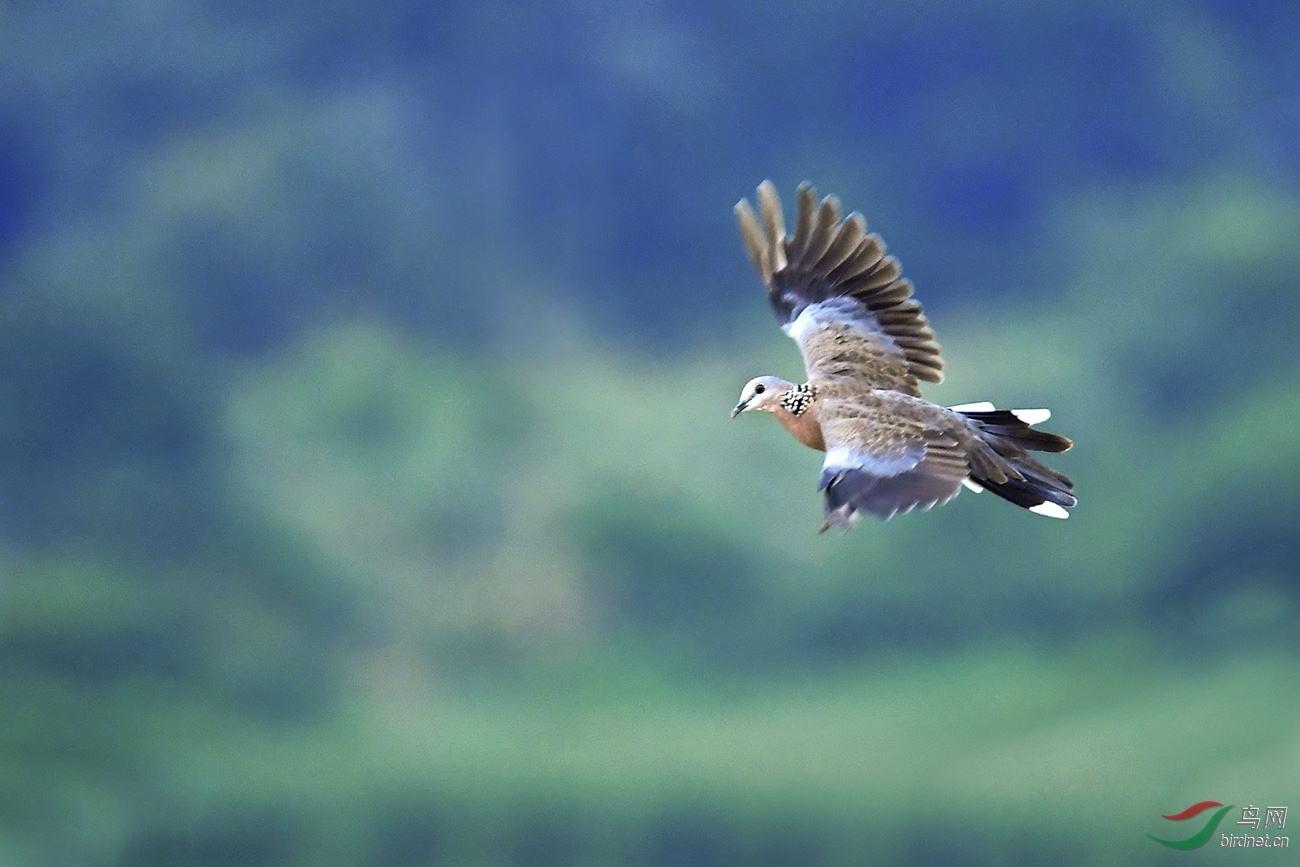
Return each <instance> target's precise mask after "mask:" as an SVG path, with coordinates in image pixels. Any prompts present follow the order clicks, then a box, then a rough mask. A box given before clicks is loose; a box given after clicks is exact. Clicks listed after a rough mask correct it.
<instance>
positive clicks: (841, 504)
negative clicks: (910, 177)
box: [731, 181, 1076, 530]
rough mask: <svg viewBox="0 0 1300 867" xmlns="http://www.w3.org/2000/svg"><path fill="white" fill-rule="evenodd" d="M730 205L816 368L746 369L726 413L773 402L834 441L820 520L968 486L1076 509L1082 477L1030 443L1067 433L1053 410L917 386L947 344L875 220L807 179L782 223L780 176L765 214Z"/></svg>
mask: <svg viewBox="0 0 1300 867" xmlns="http://www.w3.org/2000/svg"><path fill="white" fill-rule="evenodd" d="M736 218H737V219H738V220H739V221H740V234H741V237H742V238H743V239H744V242H745V248H746V250H748V251H749V257H750V259H751V260H753V263H754V267H755V269H757V271H758V274H759V276H760V277H761V278H762V279H763V282H764V283H765V284H766V285H767V296H768V300H769V301H770V302H771V304H772V309H773V310H774V311H775V312H776V316H777V319H778V320H779V321H780V322H781V328H782V330H783V331H785V333H786V334H788V335H789V336H790V337H791V338H793V339H794V341H795V343H797V344H798V346H799V351H800V352H801V353H802V354H803V360H804V367H805V369H806V370H807V374H808V381H807V382H805V383H802V384H794V383H790V382H786V381H785V380H783V379H778V378H777V377H774V376H760V377H757V378H755V379H752V380H750V381H749V382H748V383H747V384H746V385H745V387H744V389H743V390H742V392H741V395H740V402H739V403H737V404H736V408H735V409H734V410H732V413H731V414H732V416H733V417H734V416H736V415H738V414H740V413H742V412H745V411H748V410H761V411H765V412H770V413H773V414H774V415H775V416H776V417H777V419H778V420H779V421H780V422H781V424H782V425H784V426H785V428H786V429H787V430H788V431H789V432H790V433H791V434H793V435H794V437H795V438H796V439H798V440H799V442H801V443H803V444H804V445H806V446H809V447H811V448H814V449H818V450H820V451H824V452H825V453H826V460H825V462H824V463H823V465H822V475H821V490H822V491H824V493H825V499H826V504H825V508H826V522H825V523H824V524H823V525H822V529H823V530H825V529H827V528H828V527H831V526H833V525H838V526H842V527H846V528H847V527H851V526H853V525H854V524H855V523H856V522H857V520H858V515H859V513H860V512H869V513H871V514H873V515H875V516H877V517H879V518H882V519H886V520H887V519H889V518H890V517H892V516H893V515H894V514H896V513H898V512H908V511H911V510H913V509H928V508H930V507H931V506H934V505H936V504H940V503H945V502H947V501H948V500H951V499H952V498H953V497H955V496H956V495H957V493H958V492H959V491H960V490H961V488H962V486H963V485H964V486H965V487H967V488H969V489H971V490H975V491H980V490H988V491H992V492H993V493H995V494H997V495H998V496H1000V497H1002V498H1003V499H1005V500H1008V501H1010V502H1012V503H1015V504H1016V505H1017V506H1021V507H1023V508H1026V509H1029V510H1030V511H1032V512H1036V513H1038V514H1041V515H1048V516H1051V517H1054V518H1065V517H1067V516H1068V513H1067V512H1066V509H1068V508H1071V507H1072V506H1074V505H1075V502H1076V500H1075V498H1074V484H1073V483H1072V482H1071V481H1070V479H1069V478H1067V477H1066V476H1063V475H1061V474H1060V473H1058V472H1056V471H1054V470H1052V469H1049V468H1048V467H1046V466H1044V465H1043V464H1042V463H1040V462H1039V461H1037V460H1035V459H1034V458H1033V457H1032V456H1030V455H1029V451H1031V450H1033V451H1045V452H1063V451H1065V450H1066V449H1068V448H1069V447H1070V445H1071V443H1070V441H1069V440H1068V439H1066V438H1065V437H1063V436H1058V435H1056V434H1051V433H1047V432H1046V431H1041V430H1038V429H1036V428H1035V427H1034V425H1036V424H1038V423H1040V422H1042V421H1045V420H1046V419H1047V418H1048V416H1049V413H1048V412H1047V411H1046V410H997V409H994V408H993V405H992V404H989V403H978V404H965V405H962V406H953V407H944V406H939V405H938V404H934V403H931V402H929V401H927V400H925V399H924V398H922V397H921V388H920V383H921V382H922V381H925V382H941V381H942V380H943V359H942V358H941V357H940V354H939V344H938V342H937V341H936V340H935V337H934V331H933V330H931V328H930V323H929V321H928V320H927V319H926V318H925V314H924V313H923V312H922V311H921V305H920V304H919V303H918V302H917V301H916V300H915V299H914V298H912V284H911V282H910V281H908V280H905V279H903V278H902V276H901V274H902V268H901V267H900V266H899V264H898V260H897V259H895V258H894V257H893V256H888V255H886V254H885V244H884V242H883V241H882V240H881V239H880V236H879V235H877V234H875V233H871V234H868V233H867V227H866V223H865V222H864V221H863V219H862V216H861V215H860V214H858V213H856V212H854V213H852V214H849V215H848V217H846V218H844V219H841V218H840V205H839V201H838V200H836V199H835V197H834V196H827V197H826V198H824V199H822V200H821V201H820V202H818V200H817V193H816V191H815V190H814V189H813V188H812V187H811V186H810V185H809V184H808V183H806V182H805V183H803V184H801V185H800V186H799V215H798V219H797V222H796V224H795V230H794V234H793V235H790V234H787V233H786V229H785V219H784V216H783V215H782V212H781V202H780V199H779V198H778V197H777V194H776V188H775V187H774V186H773V185H772V182H771V181H764V182H763V183H762V184H761V185H760V186H759V188H758V213H757V214H756V213H755V212H754V209H753V207H752V206H751V205H750V203H749V202H748V201H747V200H745V199H741V200H740V202H739V203H738V204H737V205H736Z"/></svg>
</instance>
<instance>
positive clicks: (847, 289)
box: [736, 181, 943, 395]
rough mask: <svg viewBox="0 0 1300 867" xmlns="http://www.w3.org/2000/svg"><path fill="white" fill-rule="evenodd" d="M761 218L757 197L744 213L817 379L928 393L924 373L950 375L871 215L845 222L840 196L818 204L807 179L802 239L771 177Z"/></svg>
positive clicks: (754, 250) (782, 314)
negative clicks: (791, 227) (870, 227)
mask: <svg viewBox="0 0 1300 867" xmlns="http://www.w3.org/2000/svg"><path fill="white" fill-rule="evenodd" d="M758 204H759V210H760V211H761V212H762V222H761V223H760V221H759V218H758V216H756V215H755V213H754V209H753V208H752V207H751V206H750V204H749V202H748V201H747V200H745V199H741V200H740V202H739V204H737V205H736V218H737V219H738V220H739V221H740V233H741V236H742V237H743V238H744V241H745V247H746V249H747V250H748V251H749V257H750V258H751V259H752V260H753V262H754V267H755V268H756V269H757V270H758V274H759V276H760V277H762V278H763V282H764V283H766V284H767V290H768V291H767V296H768V300H770V301H771V302H772V309H773V310H775V311H776V315H777V318H778V319H779V320H780V321H781V323H782V328H783V329H784V330H785V332H786V333H787V334H789V335H790V336H791V337H793V338H794V339H795V341H796V342H797V343H798V344H799V349H800V351H801V352H802V353H803V357H804V365H805V366H806V367H807V369H808V379H809V381H811V382H814V383H815V382H816V381H817V380H822V381H827V380H840V381H844V380H849V381H853V382H858V383H861V385H862V386H865V387H867V388H888V389H893V390H896V391H901V392H903V393H905V394H911V395H920V393H921V392H920V387H919V385H918V380H926V381H928V382H942V381H943V359H942V358H941V357H940V355H939V344H938V342H936V340H935V337H934V332H933V331H932V330H931V329H930V323H929V322H928V321H927V320H926V318H925V314H924V313H922V312H921V305H920V304H919V303H918V302H917V301H916V300H915V299H913V298H912V284H911V282H910V281H908V280H904V279H901V278H900V277H899V275H900V274H901V272H902V269H901V267H900V266H899V264H898V260H897V259H895V258H894V257H893V256H886V255H885V244H884V242H883V241H882V240H881V239H880V236H879V235H877V234H875V233H874V232H873V233H871V234H867V227H866V223H865V222H864V221H863V219H862V215H861V214H858V213H857V212H854V213H852V214H849V216H848V217H847V218H846V219H844V220H841V219H840V205H839V202H838V201H837V200H836V199H835V197H834V196H827V197H826V198H824V199H822V201H821V204H820V205H818V203H817V192H816V190H814V189H813V188H812V187H811V186H810V185H809V184H808V183H807V182H804V183H803V184H800V185H799V219H798V223H797V224H796V226H795V232H794V236H793V237H791V236H789V235H787V234H786V232H785V220H784V218H783V217H782V214H781V201H780V199H779V198H778V197H777V195H776V189H775V187H773V185H772V182H771V181H764V182H763V183H762V184H761V185H760V186H759V188H758Z"/></svg>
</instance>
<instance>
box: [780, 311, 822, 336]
mask: <svg viewBox="0 0 1300 867" xmlns="http://www.w3.org/2000/svg"><path fill="white" fill-rule="evenodd" d="M818 306H819V305H817V304H809V305H808V306H807V307H805V308H804V309H803V310H801V311H799V315H798V316H796V317H795V318H794V319H792V320H790V321H789V322H787V323H786V324H784V325H782V326H781V330H782V331H784V332H785V333H786V334H788V335H789V336H790V339H792V340H793V341H794V342H795V343H798V344H801V345H802V344H803V338H804V335H806V334H807V333H808V332H809V331H814V330H816V329H817V328H820V327H821V323H820V322H818V321H817V315H816V308H817V307H818Z"/></svg>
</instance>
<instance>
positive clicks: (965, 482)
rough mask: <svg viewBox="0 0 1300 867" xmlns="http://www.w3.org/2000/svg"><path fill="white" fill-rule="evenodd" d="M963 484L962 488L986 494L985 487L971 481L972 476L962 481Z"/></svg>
mask: <svg viewBox="0 0 1300 867" xmlns="http://www.w3.org/2000/svg"><path fill="white" fill-rule="evenodd" d="M961 484H962V487H964V488H965V489H966V490H968V491H974V492H975V493H977V494H982V493H984V486H983V485H977V484H975V482H973V481H971V478H970V476H967V477H966V478H964V479H962V480H961Z"/></svg>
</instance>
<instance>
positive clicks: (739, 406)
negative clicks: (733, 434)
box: [731, 398, 749, 418]
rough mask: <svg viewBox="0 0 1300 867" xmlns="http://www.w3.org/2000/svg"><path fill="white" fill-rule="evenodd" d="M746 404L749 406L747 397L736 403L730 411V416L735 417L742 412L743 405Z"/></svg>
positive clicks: (745, 405)
mask: <svg viewBox="0 0 1300 867" xmlns="http://www.w3.org/2000/svg"><path fill="white" fill-rule="evenodd" d="M747 406H749V398H745V399H744V400H742V401H741V402H740V403H738V404H736V408H735V409H733V410H732V411H731V417H732V418H735V417H736V416H738V415H740V414H741V413H742V412H744V411H745V407H747Z"/></svg>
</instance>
